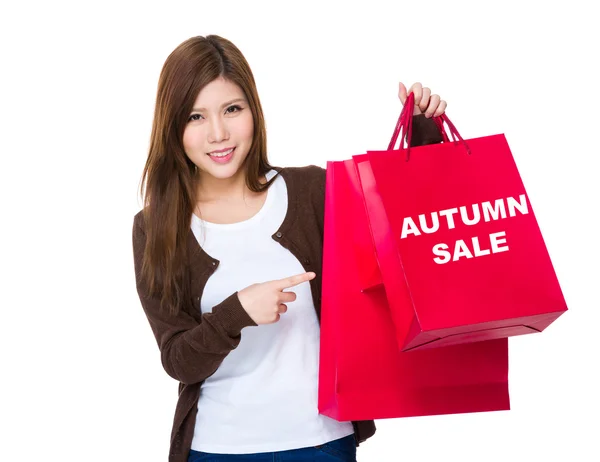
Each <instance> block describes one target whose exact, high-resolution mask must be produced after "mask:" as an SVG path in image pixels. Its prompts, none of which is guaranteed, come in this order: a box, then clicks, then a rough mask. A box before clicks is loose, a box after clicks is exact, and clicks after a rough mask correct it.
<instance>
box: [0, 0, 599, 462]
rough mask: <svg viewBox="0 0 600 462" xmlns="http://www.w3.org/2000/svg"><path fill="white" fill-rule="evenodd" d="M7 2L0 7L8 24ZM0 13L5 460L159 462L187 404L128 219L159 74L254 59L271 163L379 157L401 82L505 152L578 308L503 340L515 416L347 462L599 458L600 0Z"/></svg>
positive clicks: (459, 424) (447, 420)
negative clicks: (200, 57)
mask: <svg viewBox="0 0 600 462" xmlns="http://www.w3.org/2000/svg"><path fill="white" fill-rule="evenodd" d="M7 3H8V2H7ZM19 5H20V6H18V7H15V6H8V7H5V6H3V7H2V12H1V13H0V18H1V19H0V34H1V37H0V39H1V40H0V47H1V64H0V66H1V68H2V71H1V73H0V78H1V86H0V92H1V93H0V111H1V112H0V113H1V117H2V119H1V122H2V124H1V127H2V137H1V151H0V152H1V160H2V167H1V168H0V180H1V181H0V188H1V190H0V200H1V201H2V204H1V206H2V209H1V211H2V226H1V228H0V229H1V232H2V236H1V240H0V242H1V246H2V248H1V252H2V253H1V261H2V279H1V281H2V286H1V288H2V292H1V298H0V300H1V306H2V315H3V321H2V324H1V335H0V342H1V344H0V347H1V350H0V351H1V354H2V376H3V379H2V382H0V383H1V385H0V386H1V394H0V419H1V420H2V430H1V432H2V433H1V434H0V440H1V441H2V443H1V446H0V459H1V460H3V461H17V460H34V459H35V460H38V459H39V460H52V461H84V460H85V461H129V460H136V461H163V460H166V454H167V451H168V441H169V435H170V431H171V423H172V417H173V411H174V408H175V403H176V399H177V383H176V382H175V381H174V380H173V379H171V378H170V377H168V376H167V375H166V373H165V372H164V371H163V370H162V367H161V364H160V359H159V353H158V348H157V346H156V343H155V340H154V337H153V336H152V333H151V330H150V327H149V325H148V323H147V320H146V318H145V316H144V314H143V311H142V308H141V306H140V304H139V300H138V298H137V293H136V290H135V280H134V273H133V259H132V250H131V225H132V219H133V215H134V214H135V213H136V212H137V211H138V210H139V209H140V208H141V199H140V198H139V197H138V194H137V193H138V186H139V181H140V178H141V173H142V168H143V166H144V162H145V159H146V155H147V147H148V140H149V135H150V125H151V120H152V112H153V107H154V106H153V105H154V97H155V92H156V84H157V81H158V76H159V72H160V69H161V67H162V65H163V63H164V60H165V58H166V57H167V55H168V54H169V53H170V52H171V50H172V49H174V48H175V47H176V46H177V45H178V44H179V43H181V42H182V41H184V40H185V39H187V38H189V37H191V36H194V35H208V34H218V35H221V36H223V37H226V38H228V39H230V40H231V41H233V42H234V43H235V44H236V45H237V46H238V47H239V48H240V49H241V50H242V52H243V53H244V55H245V56H246V58H247V60H248V61H249V63H250V65H251V67H252V69H253V72H254V75H255V78H256V80H257V85H258V90H259V94H260V96H261V101H262V104H263V107H264V110H265V115H266V121H267V130H268V147H269V152H270V160H271V161H272V163H273V164H275V165H280V166H293V165H297V166H300V165H307V164H317V165H321V166H323V167H324V166H325V165H326V161H327V160H341V159H345V158H349V156H350V155H352V154H357V153H362V152H364V151H366V150H367V149H383V148H385V147H386V146H387V143H388V141H389V137H390V136H391V130H392V128H393V126H394V124H395V122H396V119H397V116H398V114H399V111H400V110H401V105H400V103H399V101H398V99H397V87H398V82H399V81H400V80H401V81H403V82H405V83H406V84H407V85H410V84H412V83H413V82H415V81H420V82H422V83H423V84H424V85H426V86H429V87H430V88H432V90H433V92H434V93H438V94H440V95H442V98H444V99H446V100H447V101H448V109H447V114H448V115H449V116H450V118H451V120H452V121H453V122H454V123H455V125H456V126H457V128H458V129H459V131H461V134H462V135H463V136H464V137H465V138H469V137H477V136H484V135H490V134H495V133H505V134H506V136H507V139H508V142H509V144H510V146H511V148H512V150H513V154H514V157H515V160H516V162H517V165H518V167H519V170H520V172H521V176H522V178H523V181H524V183H525V186H526V188H527V191H528V194H529V196H530V200H531V202H532V205H533V208H534V211H535V214H536V216H537V219H538V222H539V224H540V227H541V229H542V233H543V235H544V238H545V240H546V244H547V247H548V250H549V252H550V255H551V257H552V260H553V262H554V265H555V269H556V272H557V274H558V277H559V280H560V282H561V286H562V288H563V291H564V294H565V297H566V300H567V304H568V306H569V308H570V310H569V311H568V312H567V313H566V314H565V315H563V316H562V317H561V318H559V319H558V320H557V321H556V322H555V323H554V324H552V325H551V326H550V327H549V328H548V329H547V330H546V331H544V332H543V333H541V334H535V335H528V336H522V337H517V338H514V339H511V341H510V392H511V399H512V410H511V411H506V412H493V413H483V414H468V415H460V416H456V415H454V416H439V417H421V418H408V419H393V420H380V421H377V426H378V432H377V434H376V436H374V437H373V438H372V439H370V440H369V441H368V442H366V443H365V444H364V445H361V447H360V448H359V450H358V459H359V461H360V462H388V461H389V462H392V461H401V460H416V459H418V460H428V461H433V460H445V461H463V462H468V461H481V460H486V461H503V460H512V461H525V460H546V459H552V460H583V461H591V460H600V455H599V454H600V450H599V449H598V446H597V442H596V443H595V442H594V439H595V438H596V437H597V436H598V433H599V431H600V425H599V424H598V422H597V416H598V414H599V413H600V403H599V399H598V394H599V393H600V392H599V390H600V382H599V379H598V378H597V377H598V369H599V367H598V364H599V361H598V358H597V354H598V352H600V347H599V340H598V339H597V338H596V337H597V335H596V333H597V332H598V328H599V324H600V315H599V314H598V312H599V308H600V303H599V296H598V292H597V288H598V285H599V282H600V272H599V270H598V261H599V251H598V237H597V230H598V225H599V220H598V206H597V201H598V199H599V198H600V187H599V185H598V183H599V181H598V173H599V168H598V154H599V152H598V151H599V149H598V143H599V139H598V130H599V128H600V120H599V117H598V111H599V110H600V100H599V97H598V93H599V92H598V82H599V81H600V79H599V77H600V76H599V75H598V72H597V71H595V70H594V68H595V66H596V65H597V60H598V43H600V37H599V34H598V32H597V31H598V29H597V24H596V22H595V20H594V18H595V17H596V15H595V14H594V13H592V9H591V8H592V6H591V5H593V2H587V1H577V0H571V1H568V2H553V1H548V2H533V1H524V0H522V1H519V2H512V1H504V2H494V3H492V2H475V1H474V2H465V1H462V2H432V1H428V2H417V1H414V2H410V3H409V2H387V1H385V2H384V1H374V0H370V1H368V2H361V3H357V4H353V3H350V2H339V3H335V2H326V1H319V2H314V3H312V2H307V1H301V2H271V3H267V2H257V1H252V2H233V1H228V2H217V1H213V2H200V1H195V2H162V3H159V2H143V3H142V2H140V3H137V2H107V1H104V2H95V3H91V2H72V3H70V4H68V3H65V2H55V1H54V2H41V1H37V2H27V3H25V2H22V3H19Z"/></svg>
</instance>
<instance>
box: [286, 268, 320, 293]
mask: <svg viewBox="0 0 600 462" xmlns="http://www.w3.org/2000/svg"><path fill="white" fill-rule="evenodd" d="M315 276H316V274H315V273H313V272H312V271H310V272H307V273H301V274H296V275H295V276H290V277H289V278H283V279H280V280H279V281H277V288H278V289H279V290H283V289H289V288H290V287H295V286H297V285H299V284H302V283H303V282H306V281H310V280H311V279H314V278H315Z"/></svg>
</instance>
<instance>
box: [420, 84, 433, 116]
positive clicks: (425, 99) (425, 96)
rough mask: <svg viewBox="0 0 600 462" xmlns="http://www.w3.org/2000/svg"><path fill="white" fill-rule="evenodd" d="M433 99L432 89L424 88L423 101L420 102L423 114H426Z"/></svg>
mask: <svg viewBox="0 0 600 462" xmlns="http://www.w3.org/2000/svg"><path fill="white" fill-rule="evenodd" d="M430 98H431V89H430V88H429V87H423V94H422V96H421V101H419V109H420V110H421V112H425V111H426V110H427V107H428V106H429V100H430Z"/></svg>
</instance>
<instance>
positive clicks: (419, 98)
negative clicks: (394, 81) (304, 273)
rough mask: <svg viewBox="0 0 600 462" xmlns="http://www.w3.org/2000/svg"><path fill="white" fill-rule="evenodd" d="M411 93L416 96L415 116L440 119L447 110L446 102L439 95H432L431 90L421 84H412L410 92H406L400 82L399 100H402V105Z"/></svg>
mask: <svg viewBox="0 0 600 462" xmlns="http://www.w3.org/2000/svg"><path fill="white" fill-rule="evenodd" d="M411 91H412V92H413V93H414V94H415V108H414V110H413V115H417V114H425V117H427V118H430V117H439V116H441V115H442V114H443V113H444V111H445V110H446V106H447V104H446V101H444V100H443V99H441V98H440V96H439V95H432V94H431V90H430V89H429V88H427V87H423V85H421V83H420V82H417V83H414V84H412V86H411V87H410V89H409V90H408V91H406V87H405V86H404V84H403V83H402V82H400V89H399V91H398V98H400V102H401V103H402V105H404V103H405V102H406V98H407V97H408V94H409V93H410V92H411Z"/></svg>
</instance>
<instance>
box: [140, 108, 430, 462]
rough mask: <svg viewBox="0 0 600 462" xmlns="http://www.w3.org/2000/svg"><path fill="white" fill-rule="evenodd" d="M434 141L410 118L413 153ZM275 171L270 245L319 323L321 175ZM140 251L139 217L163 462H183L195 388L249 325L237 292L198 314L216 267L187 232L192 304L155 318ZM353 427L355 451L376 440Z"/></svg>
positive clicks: (426, 126) (371, 429) (371, 428)
mask: <svg viewBox="0 0 600 462" xmlns="http://www.w3.org/2000/svg"><path fill="white" fill-rule="evenodd" d="M440 141H441V136H440V134H439V131H438V129H437V127H436V126H435V124H434V123H433V121H432V120H431V119H426V118H425V117H424V116H422V115H419V116H415V117H414V118H413V138H412V142H411V145H412V146H418V145H423V144H429V143H436V142H440ZM276 170H277V171H279V172H280V174H281V175H282V176H283V178H284V180H285V182H286V186H287V190H288V211H287V214H286V216H285V219H284V221H283V223H282V224H281V227H280V228H279V230H278V231H277V232H276V233H275V234H273V235H272V236H271V237H272V238H273V239H274V240H275V241H277V242H279V243H280V244H281V245H282V246H283V247H285V248H286V249H288V250H289V251H290V252H291V253H292V254H293V255H294V256H295V257H296V258H297V259H298V261H299V262H300V263H301V264H302V266H303V267H304V269H305V270H306V271H314V272H315V273H316V274H317V276H316V277H315V278H314V279H313V280H312V281H310V287H311V292H312V297H313V302H314V305H315V309H316V313H317V318H318V319H319V322H320V320H321V282H322V281H321V267H322V250H323V248H322V247H323V223H324V207H325V205H324V201H325V169H323V168H321V167H317V166H314V165H310V166H307V167H288V168H283V169H282V168H276ZM190 219H191V216H190ZM144 245H145V232H144V220H143V215H142V211H139V212H138V213H137V214H136V215H135V217H134V220H133V256H134V266H135V274H136V283H137V284H136V285H137V291H138V295H139V298H140V302H141V304H142V307H143V309H144V312H145V313H146V316H147V318H148V321H149V323H150V327H151V328H152V332H153V333H154V336H155V338H156V341H157V343H158V347H159V350H160V354H161V360H162V365H163V367H164V369H165V371H166V372H167V374H169V375H170V376H171V377H173V378H174V379H176V380H178V381H179V382H180V383H179V400H178V402H177V406H176V409H175V417H174V420H173V429H172V432H171V447H170V451H169V459H168V460H169V461H170V462H186V461H187V459H188V455H189V450H190V447H191V443H192V438H193V435H194V426H195V421H196V413H197V403H198V399H199V396H200V387H201V385H202V382H203V381H204V380H205V379H206V378H207V377H209V376H211V375H212V374H213V373H214V372H215V371H216V370H217V368H218V367H219V365H220V364H221V362H222V361H223V359H224V358H225V357H226V356H227V354H229V352H230V351H232V350H233V349H235V348H236V347H237V346H238V344H239V343H240V340H241V330H242V328H244V327H247V326H256V323H255V322H254V321H253V320H252V318H250V316H249V315H248V314H247V313H246V311H245V310H244V308H243V307H242V305H241V304H240V301H239V299H238V296H237V292H236V293H233V294H231V295H230V296H229V297H228V298H227V299H225V300H223V301H222V302H221V303H220V304H218V305H216V306H215V307H214V308H213V310H212V313H205V314H201V312H200V309H199V306H200V299H201V297H202V291H203V290H204V287H205V285H206V282H207V281H208V278H209V277H210V276H211V275H212V274H213V273H214V272H215V271H216V269H217V268H218V266H219V261H218V260H216V259H214V258H212V257H211V256H209V255H208V254H207V253H206V252H204V250H203V249H202V248H201V247H200V245H199V244H198V241H197V240H196V237H195V236H194V234H193V232H192V230H191V229H190V231H189V234H188V240H187V252H188V262H187V274H188V281H187V283H188V284H189V289H190V294H191V296H190V298H189V299H188V300H187V303H186V304H185V305H183V306H181V309H180V311H179V313H178V314H177V315H170V314H168V313H166V312H165V311H164V310H160V309H159V306H160V302H159V300H158V299H156V298H152V297H149V296H148V290H147V287H146V286H145V285H144V284H143V283H142V280H141V277H140V274H141V267H142V257H143V251H144ZM352 424H353V426H354V432H355V439H356V443H357V445H359V444H360V443H361V442H363V441H365V440H366V439H367V438H370V437H371V436H373V434H374V433H375V422H374V421H373V420H364V421H356V422H352Z"/></svg>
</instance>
